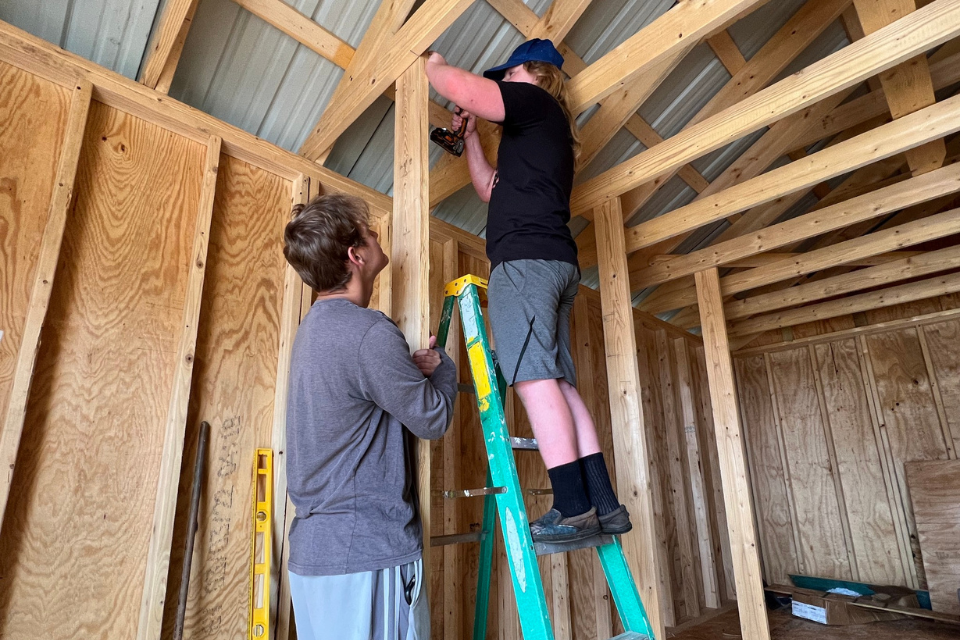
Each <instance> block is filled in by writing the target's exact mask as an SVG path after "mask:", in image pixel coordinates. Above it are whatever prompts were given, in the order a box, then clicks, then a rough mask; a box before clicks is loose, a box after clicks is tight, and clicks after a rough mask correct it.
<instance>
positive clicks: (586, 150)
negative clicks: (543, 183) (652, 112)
mask: <svg viewBox="0 0 960 640" xmlns="http://www.w3.org/2000/svg"><path fill="white" fill-rule="evenodd" d="M691 48H692V46H691V47H685V48H683V49H680V50H678V51H676V52H674V53H673V54H671V55H670V56H668V57H667V58H665V59H664V60H662V61H660V62H658V63H657V64H654V65H651V67H650V68H649V69H646V70H645V71H644V72H643V73H641V74H640V75H639V76H637V78H636V79H634V80H633V81H631V82H630V83H628V84H624V85H623V86H621V87H620V88H619V89H617V90H616V91H614V92H613V93H611V94H610V95H609V96H607V97H606V98H604V99H603V100H601V102H600V109H599V110H598V111H597V113H595V114H593V116H591V117H590V120H589V121H588V122H587V123H586V124H585V125H584V126H583V129H582V130H581V132H580V140H581V143H582V144H581V148H580V157H579V158H578V159H577V166H578V167H580V168H583V167H585V166H587V165H588V164H590V162H591V161H592V160H593V159H594V158H595V157H596V156H597V154H598V153H600V151H601V150H603V148H604V147H605V146H606V145H607V143H608V142H610V140H612V139H613V136H614V135H616V133H617V131H619V130H620V129H621V128H623V126H624V125H625V124H626V123H627V120H630V119H631V116H633V115H634V114H635V113H636V111H637V109H639V108H640V105H642V104H643V103H644V102H645V101H646V99H647V98H649V97H650V95H651V94H652V93H653V92H654V91H655V90H656V89H657V87H659V86H660V84H661V83H662V82H663V81H664V80H665V79H666V78H667V76H668V75H670V72H671V71H673V70H674V69H675V68H676V66H677V64H679V63H680V61H681V60H682V59H683V57H684V56H685V55H686V54H687V53H688V52H689V51H690V49H691Z"/></svg>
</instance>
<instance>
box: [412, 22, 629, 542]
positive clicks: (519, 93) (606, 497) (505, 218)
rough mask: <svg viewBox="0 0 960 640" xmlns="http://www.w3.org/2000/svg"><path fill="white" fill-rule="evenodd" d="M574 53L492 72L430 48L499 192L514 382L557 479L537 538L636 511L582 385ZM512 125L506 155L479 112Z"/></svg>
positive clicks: (494, 262) (493, 195) (500, 309)
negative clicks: (471, 68) (490, 155)
mask: <svg viewBox="0 0 960 640" xmlns="http://www.w3.org/2000/svg"><path fill="white" fill-rule="evenodd" d="M562 65H563V56H561V55H560V53H559V52H558V51H557V50H556V48H555V47H554V45H553V43H552V42H551V41H549V40H540V39H534V40H530V41H528V42H525V43H523V44H522V45H520V46H519V47H517V49H516V50H515V51H514V52H513V54H512V55H511V56H510V59H509V60H507V62H506V63H504V64H502V65H499V66H497V67H494V68H492V69H489V70H487V71H485V72H484V73H483V76H484V77H480V76H477V75H474V74H472V73H470V72H468V71H465V70H463V69H459V68H457V67H454V66H451V65H448V64H447V63H446V60H444V58H443V56H441V55H440V54H439V53H436V52H430V54H429V57H428V58H427V65H426V67H427V77H428V78H429V80H430V84H431V85H432V86H433V88H434V89H436V91H437V92H438V93H439V94H440V95H441V96H443V97H444V98H446V99H448V100H451V101H452V102H454V103H455V104H456V105H457V106H458V110H457V112H456V114H455V115H454V116H453V122H452V126H453V129H454V130H456V129H459V128H460V125H461V123H462V121H463V120H462V119H464V118H465V119H466V120H467V127H466V132H465V134H464V139H465V140H464V141H465V145H466V148H465V152H466V155H467V164H468V165H469V167H470V177H471V179H472V181H473V186H474V189H476V191H477V193H478V194H479V196H480V199H481V200H483V201H484V202H488V203H489V210H488V214H487V257H488V258H490V269H491V272H490V281H489V285H488V288H487V298H488V302H489V313H490V324H491V328H492V331H493V337H494V340H495V341H496V345H497V356H498V358H499V361H500V366H501V369H502V371H503V375H504V376H505V377H506V379H507V383H508V384H510V385H511V386H513V387H514V389H516V391H517V394H518V395H519V396H520V399H521V401H522V402H523V405H524V408H525V409H526V411H527V415H528V416H529V417H530V423H531V425H532V427H533V433H534V435H535V436H536V438H537V442H538V445H539V449H540V454H541V456H542V457H543V462H544V464H545V465H546V466H547V473H548V474H549V475H550V483H551V485H552V487H553V507H552V508H551V509H550V510H549V511H547V513H546V514H544V515H543V516H542V517H540V518H539V519H538V520H536V521H534V522H532V523H531V525H530V531H531V534H532V537H533V540H534V542H568V541H574V540H580V539H583V538H587V537H590V536H593V535H596V534H598V533H601V532H602V533H608V534H622V533H626V532H627V531H629V530H630V529H631V524H630V516H629V514H628V513H627V510H626V507H624V506H623V505H621V504H620V502H619V500H618V499H617V496H616V495H615V493H614V491H613V488H612V486H611V484H610V475H609V472H608V471H607V466H606V463H605V462H604V459H603V453H602V452H601V450H600V443H599V441H598V439H597V430H596V426H595V425H594V422H593V419H592V418H591V416H590V412H589V411H588V410H587V407H586V405H584V402H583V400H582V399H581V397H580V394H579V393H578V392H577V382H576V371H575V369H574V364H573V356H572V355H571V349H570V312H571V311H572V309H573V302H574V298H575V297H576V295H577V289H578V287H579V284H580V268H579V264H578V262H577V245H576V243H575V242H574V241H573V236H572V235H571V233H570V229H569V228H568V227H567V223H568V222H569V220H570V191H571V189H572V187H573V174H574V167H575V163H576V157H577V156H578V155H579V147H580V141H579V135H578V131H577V125H576V121H575V119H574V114H573V113H571V111H570V108H569V106H568V104H567V99H566V86H565V84H564V79H563V75H562V74H561V72H560V68H561V66H562ZM477 117H480V118H483V119H485V120H488V121H490V122H493V123H497V124H502V126H503V134H502V137H501V140H500V148H499V150H498V153H497V166H496V167H493V166H491V165H490V163H489V162H487V159H486V157H485V156H484V154H483V148H482V147H481V145H480V139H479V135H477V124H476V118H477Z"/></svg>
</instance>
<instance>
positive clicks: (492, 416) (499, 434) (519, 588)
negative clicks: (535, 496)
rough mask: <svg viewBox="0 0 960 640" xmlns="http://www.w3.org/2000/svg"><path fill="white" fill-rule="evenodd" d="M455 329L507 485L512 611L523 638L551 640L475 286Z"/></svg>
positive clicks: (493, 466)
mask: <svg viewBox="0 0 960 640" xmlns="http://www.w3.org/2000/svg"><path fill="white" fill-rule="evenodd" d="M458 302H459V307H460V326H461V331H462V332H463V335H464V339H465V340H466V344H467V360H468V361H469V363H470V370H471V373H472V374H473V379H474V386H475V387H476V390H477V406H478V408H479V410H480V423H481V425H482V426H483V435H484V442H485V444H486V447H487V459H488V464H489V468H490V479H491V482H492V483H493V485H495V486H498V487H506V489H507V491H506V493H502V494H498V495H497V496H496V505H497V513H498V515H499V516H500V526H501V529H502V530H503V538H504V542H505V544H506V547H507V562H508V564H509V565H510V577H511V579H512V581H513V590H514V595H515V596H516V599H517V611H518V613H519V615H520V625H521V627H522V628H523V630H524V638H525V640H553V630H552V628H551V627H550V615H549V612H548V611H547V606H546V595H545V593H544V591H543V583H542V582H541V580H540V567H539V565H538V564H537V561H536V555H535V554H534V551H533V539H532V538H531V536H530V522H529V520H528V519H527V511H526V508H525V506H524V504H523V494H522V493H521V491H520V482H519V478H518V476H517V467H516V462H515V461H514V458H513V450H512V448H511V444H510V439H509V435H508V433H507V424H506V418H505V415H504V410H503V400H502V396H501V395H500V379H502V376H497V373H496V369H495V367H494V364H493V357H492V356H491V354H490V349H489V348H488V347H487V345H488V344H489V341H488V339H487V330H486V327H485V326H484V324H483V316H482V315H481V314H480V297H479V295H478V293H477V287H476V285H469V286H467V287H466V288H465V290H464V291H463V292H462V293H461V294H460V295H459V297H458Z"/></svg>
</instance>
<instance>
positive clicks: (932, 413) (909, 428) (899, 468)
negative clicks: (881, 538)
mask: <svg viewBox="0 0 960 640" xmlns="http://www.w3.org/2000/svg"><path fill="white" fill-rule="evenodd" d="M863 343H864V344H865V345H866V346H867V350H868V354H867V355H868V358H869V360H870V364H871V366H872V369H873V373H874V378H875V385H876V390H877V395H878V399H879V406H880V409H879V411H880V419H881V425H882V426H881V430H882V433H883V434H884V436H885V438H886V440H887V447H888V451H889V455H890V456H891V458H892V462H893V470H892V471H893V474H894V477H895V478H896V481H897V488H898V491H899V500H900V502H901V505H902V506H901V508H902V510H903V511H904V512H905V514H906V519H907V527H908V530H909V534H910V543H911V545H912V547H913V552H914V556H915V562H914V563H915V566H916V575H917V579H918V583H919V585H920V586H923V584H924V583H925V579H924V577H923V566H922V562H921V561H920V552H919V543H918V540H917V530H916V523H915V521H914V518H913V510H912V507H911V505H910V501H909V499H908V497H907V496H908V495H909V493H908V491H907V485H906V477H905V475H904V469H903V464H904V463H905V462H908V461H914V460H938V459H946V458H947V449H946V443H945V442H944V437H943V431H942V429H941V426H940V418H939V416H938V414H937V409H936V405H935V403H934V399H933V393H932V389H931V387H930V380H929V378H928V376H927V368H926V363H925V361H924V358H923V352H922V349H921V347H920V341H919V339H918V337H917V330H916V329H914V328H909V329H902V330H899V331H890V332H887V333H881V334H876V335H870V336H866V337H865V338H864V339H863Z"/></svg>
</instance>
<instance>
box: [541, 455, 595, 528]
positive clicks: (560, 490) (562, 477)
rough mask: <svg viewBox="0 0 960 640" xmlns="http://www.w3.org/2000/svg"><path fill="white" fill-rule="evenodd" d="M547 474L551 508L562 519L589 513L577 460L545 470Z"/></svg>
mask: <svg viewBox="0 0 960 640" xmlns="http://www.w3.org/2000/svg"><path fill="white" fill-rule="evenodd" d="M547 473H548V474H549V475H550V484H551V485H552V486H553V508H554V509H556V510H557V511H559V512H560V513H561V514H562V515H563V517H564V518H570V517H572V516H578V515H580V514H582V513H586V512H587V511H590V499H589V498H587V490H586V487H585V486H584V484H583V476H582V475H581V473H580V462H579V461H578V460H574V461H573V462H568V463H567V464H561V465H559V466H556V467H554V468H552V469H547Z"/></svg>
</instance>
